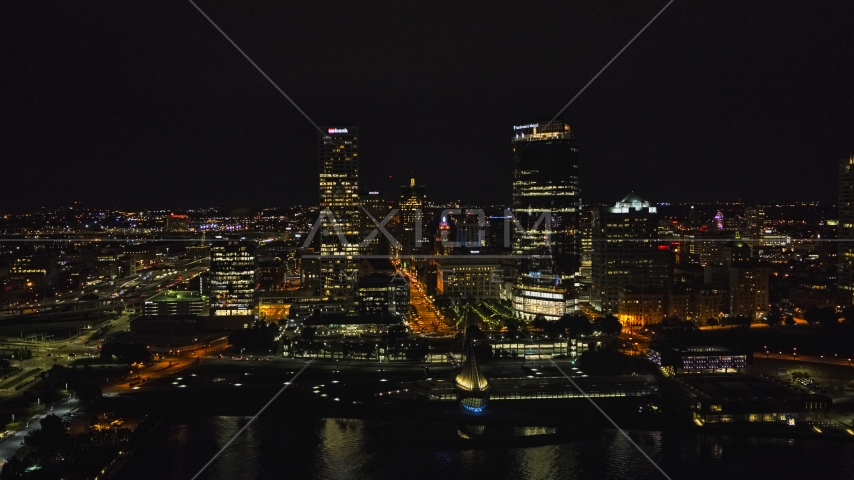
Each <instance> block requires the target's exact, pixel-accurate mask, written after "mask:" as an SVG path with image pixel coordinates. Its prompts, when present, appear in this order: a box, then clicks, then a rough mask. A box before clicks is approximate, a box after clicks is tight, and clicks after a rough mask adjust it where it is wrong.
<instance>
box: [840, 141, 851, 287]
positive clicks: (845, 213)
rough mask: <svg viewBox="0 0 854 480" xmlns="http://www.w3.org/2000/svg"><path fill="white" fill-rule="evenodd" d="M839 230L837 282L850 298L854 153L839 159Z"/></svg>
mask: <svg viewBox="0 0 854 480" xmlns="http://www.w3.org/2000/svg"><path fill="white" fill-rule="evenodd" d="M838 232H839V233H838V238H839V242H838V244H839V247H838V248H839V251H838V255H837V259H836V261H837V263H836V282H837V285H838V286H839V289H840V290H847V291H848V295H849V298H850V296H851V295H852V294H854V155H851V157H850V158H843V159H842V160H840V161H839V227H838ZM849 301H850V300H849Z"/></svg>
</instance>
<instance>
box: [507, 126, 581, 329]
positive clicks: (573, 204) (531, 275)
mask: <svg viewBox="0 0 854 480" xmlns="http://www.w3.org/2000/svg"><path fill="white" fill-rule="evenodd" d="M513 134H514V137H513V138H512V144H513V199H512V207H513V209H512V214H513V216H514V217H515V219H516V221H518V223H519V226H521V227H522V230H521V231H520V230H519V229H518V228H513V235H512V238H513V243H512V252H513V256H514V258H515V262H514V264H515V265H516V270H517V272H516V283H515V285H514V286H513V293H512V297H513V308H514V310H515V311H516V313H517V315H519V316H520V317H522V318H525V319H528V320H531V319H535V318H537V317H539V316H542V317H544V318H546V319H549V320H557V319H558V318H560V317H561V316H563V315H564V314H566V313H569V312H571V311H573V310H576V308H577V307H576V300H577V297H576V289H575V280H576V279H575V277H576V275H577V274H578V272H579V268H580V266H581V259H580V253H581V239H580V236H579V234H578V220H579V218H578V217H579V211H578V210H579V208H578V207H579V194H580V192H579V186H578V147H577V146H576V143H575V135H574V133H573V131H572V130H571V129H570V128H569V125H567V124H566V123H564V122H563V120H561V119H556V120H554V121H550V120H549V119H547V118H544V119H541V120H539V121H531V122H521V124H519V125H514V126H513Z"/></svg>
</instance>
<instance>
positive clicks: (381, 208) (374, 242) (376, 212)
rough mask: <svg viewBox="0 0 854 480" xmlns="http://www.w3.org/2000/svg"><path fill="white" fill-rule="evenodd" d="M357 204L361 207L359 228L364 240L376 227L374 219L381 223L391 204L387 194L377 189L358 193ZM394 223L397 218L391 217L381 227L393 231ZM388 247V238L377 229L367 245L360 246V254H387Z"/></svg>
mask: <svg viewBox="0 0 854 480" xmlns="http://www.w3.org/2000/svg"><path fill="white" fill-rule="evenodd" d="M359 204H360V205H361V208H362V211H361V212H360V213H361V215H360V217H359V218H361V220H362V225H361V227H360V230H361V232H362V235H363V236H364V237H365V238H364V240H368V238H367V235H369V232H373V231H374V229H375V228H377V225H376V224H375V223H374V220H376V221H377V222H379V223H382V221H383V220H384V219H385V217H386V216H387V215H388V214H389V212H390V211H391V206H390V205H389V200H388V196H387V195H383V194H381V193H379V192H377V191H370V192H367V193H363V194H361V195H359ZM371 217H373V220H371ZM396 223H397V218H392V219H390V220H389V221H388V223H386V224H385V226H384V227H383V228H384V229H385V230H386V231H388V232H393V231H394V230H395V227H396ZM390 247H391V243H390V242H389V239H388V238H386V236H385V235H383V234H382V232H381V231H378V232H377V234H376V235H375V236H374V238H372V239H370V241H368V242H367V245H363V246H362V254H364V255H388V254H389V253H390Z"/></svg>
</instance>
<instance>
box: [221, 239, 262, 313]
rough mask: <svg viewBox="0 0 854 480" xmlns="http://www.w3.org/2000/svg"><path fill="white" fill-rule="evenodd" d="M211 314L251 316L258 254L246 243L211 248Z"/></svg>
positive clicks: (256, 281) (254, 295) (254, 298)
mask: <svg viewBox="0 0 854 480" xmlns="http://www.w3.org/2000/svg"><path fill="white" fill-rule="evenodd" d="M210 279H211V283H210V292H211V297H210V306H211V315H254V314H255V302H256V295H257V286H258V257H257V256H256V255H255V248H254V245H252V244H250V243H246V242H227V243H216V244H214V245H213V246H212V247H211V269H210Z"/></svg>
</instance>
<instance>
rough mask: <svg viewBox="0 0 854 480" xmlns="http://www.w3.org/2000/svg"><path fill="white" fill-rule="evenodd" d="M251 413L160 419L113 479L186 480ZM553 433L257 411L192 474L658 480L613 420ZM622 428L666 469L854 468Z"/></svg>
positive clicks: (729, 473)
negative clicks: (609, 425)
mask: <svg viewBox="0 0 854 480" xmlns="http://www.w3.org/2000/svg"><path fill="white" fill-rule="evenodd" d="M248 419H249V417H236V416H228V417H226V416H218V417H212V416H180V417H171V418H169V419H166V420H165V421H164V422H162V423H161V425H160V426H159V427H158V428H157V430H155V431H154V432H153V433H152V435H151V436H150V437H149V438H148V439H147V440H146V442H145V443H144V444H143V445H142V446H141V447H140V448H139V449H138V450H137V451H136V452H135V453H134V455H133V456H132V457H131V458H130V460H129V461H128V463H127V464H126V465H125V466H124V468H123V469H122V470H121V471H120V472H119V474H118V475H117V476H116V478H117V479H118V480H135V479H149V478H160V479H163V480H168V479H188V478H192V477H193V475H195V474H196V472H198V470H199V469H200V468H201V467H202V465H204V464H205V463H206V462H207V461H208V460H209V459H210V458H211V457H213V455H214V454H215V453H216V452H217V451H218V450H219V449H220V448H222V446H223V445H225V443H226V442H228V440H229V439H230V438H231V437H232V436H233V435H234V434H235V433H236V432H237V431H238V430H239V429H240V428H241V427H242V426H243V425H244V424H245V422H246V421H248ZM488 428H489V427H487V430H488ZM551 432H552V431H551V430H548V429H537V428H527V429H512V433H509V434H508V433H507V432H506V431H505V432H502V435H505V438H506V440H499V441H498V442H491V443H489V444H488V446H486V444H484V443H481V442H479V441H478V440H477V438H479V437H478V435H481V436H480V438H487V437H488V436H489V432H488V431H486V432H480V431H479V430H478V429H477V428H476V427H464V426H463V427H460V426H457V425H454V424H450V423H428V422H381V421H367V420H352V419H313V418H292V417H288V418H283V417H278V416H275V415H271V416H262V417H261V418H259V420H257V421H256V422H253V424H252V425H250V426H249V427H248V428H247V429H246V431H244V432H243V434H242V435H241V436H240V437H238V438H237V439H236V440H235V441H234V443H232V444H231V446H230V447H229V448H228V449H227V450H226V451H225V452H224V453H223V454H222V455H221V456H220V458H218V459H217V460H216V461H215V462H214V463H213V464H212V465H211V466H210V467H209V468H208V469H207V470H206V471H205V472H204V474H203V475H202V476H200V479H208V480H214V479H234V478H242V479H268V478H300V479H361V478H377V479H393V478H394V479H397V478H425V479H428V478H447V477H455V478H456V477H459V478H519V479H550V478H566V479H574V478H579V479H581V478H615V479H616V478H620V479H623V478H632V479H655V478H662V477H661V474H660V473H658V472H657V471H656V470H655V469H654V468H653V467H652V466H651V465H650V464H649V462H648V461H647V460H646V459H644V458H643V457H642V456H641V455H640V454H639V453H638V452H637V450H635V449H634V448H633V447H632V446H631V445H630V444H629V443H628V442H627V441H626V440H625V439H624V438H623V437H622V436H621V435H620V434H619V433H618V432H616V431H614V430H595V429H563V430H561V431H560V433H561V438H560V440H558V441H557V442H556V443H554V444H551V443H549V442H548V441H545V442H542V443H544V444H539V445H536V444H532V443H530V442H528V441H529V440H532V439H533V440H536V437H538V436H540V435H543V434H545V435H543V436H542V437H541V438H543V439H546V438H549V435H548V434H549V433H551ZM514 434H515V436H513V435H514ZM630 435H631V436H632V438H633V439H634V440H635V441H636V442H637V443H638V444H639V445H640V446H641V447H643V448H644V450H645V451H647V452H648V453H649V454H650V456H651V457H652V458H654V459H655V460H656V461H657V462H659V464H660V465H661V467H662V468H663V469H664V471H666V472H667V473H668V475H670V476H671V477H672V478H692V479H704V478H708V479H722V478H726V479H740V478H744V479H747V478H749V479H751V480H758V479H764V478H769V479H770V478H774V479H781V478H799V477H802V478H854V443H851V442H839V441H819V440H804V439H781V438H756V437H746V436H728V435H714V434H697V433H688V432H684V431H664V432H643V431H634V432H630ZM465 437H470V438H475V440H467V439H466V438H465ZM519 445H533V446H519Z"/></svg>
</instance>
